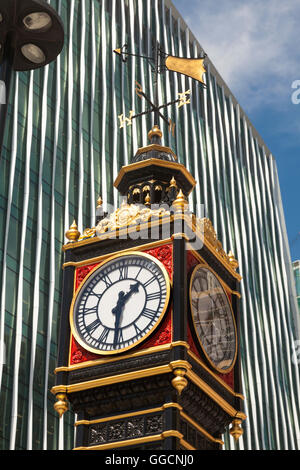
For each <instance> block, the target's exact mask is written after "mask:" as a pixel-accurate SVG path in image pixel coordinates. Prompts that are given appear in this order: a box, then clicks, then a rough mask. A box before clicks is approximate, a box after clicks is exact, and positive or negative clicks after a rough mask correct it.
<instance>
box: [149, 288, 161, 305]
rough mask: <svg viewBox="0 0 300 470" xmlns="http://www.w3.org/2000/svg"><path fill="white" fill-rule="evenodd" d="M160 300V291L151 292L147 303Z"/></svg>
mask: <svg viewBox="0 0 300 470" xmlns="http://www.w3.org/2000/svg"><path fill="white" fill-rule="evenodd" d="M158 299H160V291H158V292H151V294H147V297H146V301H147V302H148V301H149V300H158Z"/></svg>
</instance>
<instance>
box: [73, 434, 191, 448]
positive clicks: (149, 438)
mask: <svg viewBox="0 0 300 470" xmlns="http://www.w3.org/2000/svg"><path fill="white" fill-rule="evenodd" d="M168 437H176V438H177V439H180V440H181V439H182V438H183V435H182V434H181V433H180V432H179V431H175V430H173V429H170V430H169V431H164V432H162V433H161V434H154V435H152V436H145V437H138V438H136V439H128V440H127V441H119V442H110V443H109V444H100V445H97V446H91V447H75V448H74V449H73V450H110V449H116V448H119V447H128V446H131V445H140V444H147V443H150V442H156V441H162V440H164V439H167V438H168Z"/></svg>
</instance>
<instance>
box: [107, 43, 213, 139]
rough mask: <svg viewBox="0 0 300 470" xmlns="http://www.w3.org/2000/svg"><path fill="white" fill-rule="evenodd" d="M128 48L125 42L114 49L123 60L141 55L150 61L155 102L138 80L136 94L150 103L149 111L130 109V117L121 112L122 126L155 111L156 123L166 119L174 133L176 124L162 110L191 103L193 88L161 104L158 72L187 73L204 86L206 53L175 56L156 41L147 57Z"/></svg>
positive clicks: (140, 56) (141, 57) (129, 124)
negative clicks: (167, 52) (166, 51)
mask: <svg viewBox="0 0 300 470" xmlns="http://www.w3.org/2000/svg"><path fill="white" fill-rule="evenodd" d="M127 49H128V46H127V44H124V46H123V47H122V48H121V49H115V50H114V52H115V53H116V54H117V55H119V56H120V57H121V59H122V61H123V62H127V59H128V57H129V56H135V57H139V58H140V59H146V60H148V61H150V63H151V67H152V71H153V73H154V103H153V102H152V101H151V99H150V98H149V97H148V96H147V95H146V93H144V91H143V89H142V86H141V85H140V84H139V83H138V82H136V94H137V95H138V96H139V97H140V98H144V99H145V101H146V102H147V103H148V104H149V106H150V108H149V109H148V110H147V111H144V112H142V113H138V114H134V111H130V114H129V117H124V115H123V114H121V115H120V116H118V117H119V120H120V128H122V127H124V126H125V124H126V123H127V126H131V124H132V120H133V119H135V118H137V117H140V116H143V115H145V114H150V113H154V121H155V122H154V124H157V125H158V123H159V118H161V119H163V121H165V122H166V123H167V124H168V126H169V130H170V131H172V133H173V134H174V128H175V124H174V123H173V122H172V121H171V119H169V120H168V119H167V118H166V117H165V116H164V115H163V114H162V113H161V110H163V109H165V108H167V107H169V106H171V105H173V104H176V103H178V107H179V108H180V107H182V106H184V105H186V104H189V103H190V102H191V100H190V99H189V98H188V95H190V94H191V90H187V91H185V92H183V93H178V99H176V100H173V101H170V102H169V103H166V104H162V105H159V97H158V74H160V73H163V72H165V71H166V70H169V71H171V72H177V73H180V74H182V75H186V76H187V77H190V78H193V79H195V80H198V81H199V82H200V83H201V84H202V85H203V86H205V83H204V81H203V75H204V73H205V72H206V70H205V67H204V59H205V57H206V54H205V55H204V57H201V58H199V59H187V58H184V57H175V56H171V55H169V54H166V53H165V52H164V51H162V50H161V48H160V47H159V44H158V43H156V46H155V47H154V55H153V57H147V56H143V55H138V54H131V53H129V52H127Z"/></svg>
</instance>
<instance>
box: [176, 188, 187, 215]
mask: <svg viewBox="0 0 300 470" xmlns="http://www.w3.org/2000/svg"><path fill="white" fill-rule="evenodd" d="M187 205H188V202H187V200H186V197H185V195H184V194H183V192H182V189H180V191H179V193H178V195H177V197H176V199H175V201H174V202H173V206H174V208H175V212H184V210H185V207H186V206H187Z"/></svg>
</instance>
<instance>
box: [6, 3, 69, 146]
mask: <svg viewBox="0 0 300 470" xmlns="http://www.w3.org/2000/svg"><path fill="white" fill-rule="evenodd" d="M63 44H64V27H63V23H62V21H61V19H60V17H59V15H58V14H57V12H56V11H55V10H54V9H53V8H52V7H51V6H50V5H49V4H48V3H47V2H46V1H45V0H1V2H0V151H1V150H2V142H3V134H4V128H5V119H6V113H7V103H8V95H9V88H10V81H11V75H12V71H13V70H15V71H19V72H23V71H26V70H34V69H38V68H40V67H44V66H45V65H47V64H49V63H50V62H52V61H53V60H55V59H56V58H57V56H58V55H59V54H60V52H61V50H62V48H63Z"/></svg>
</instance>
